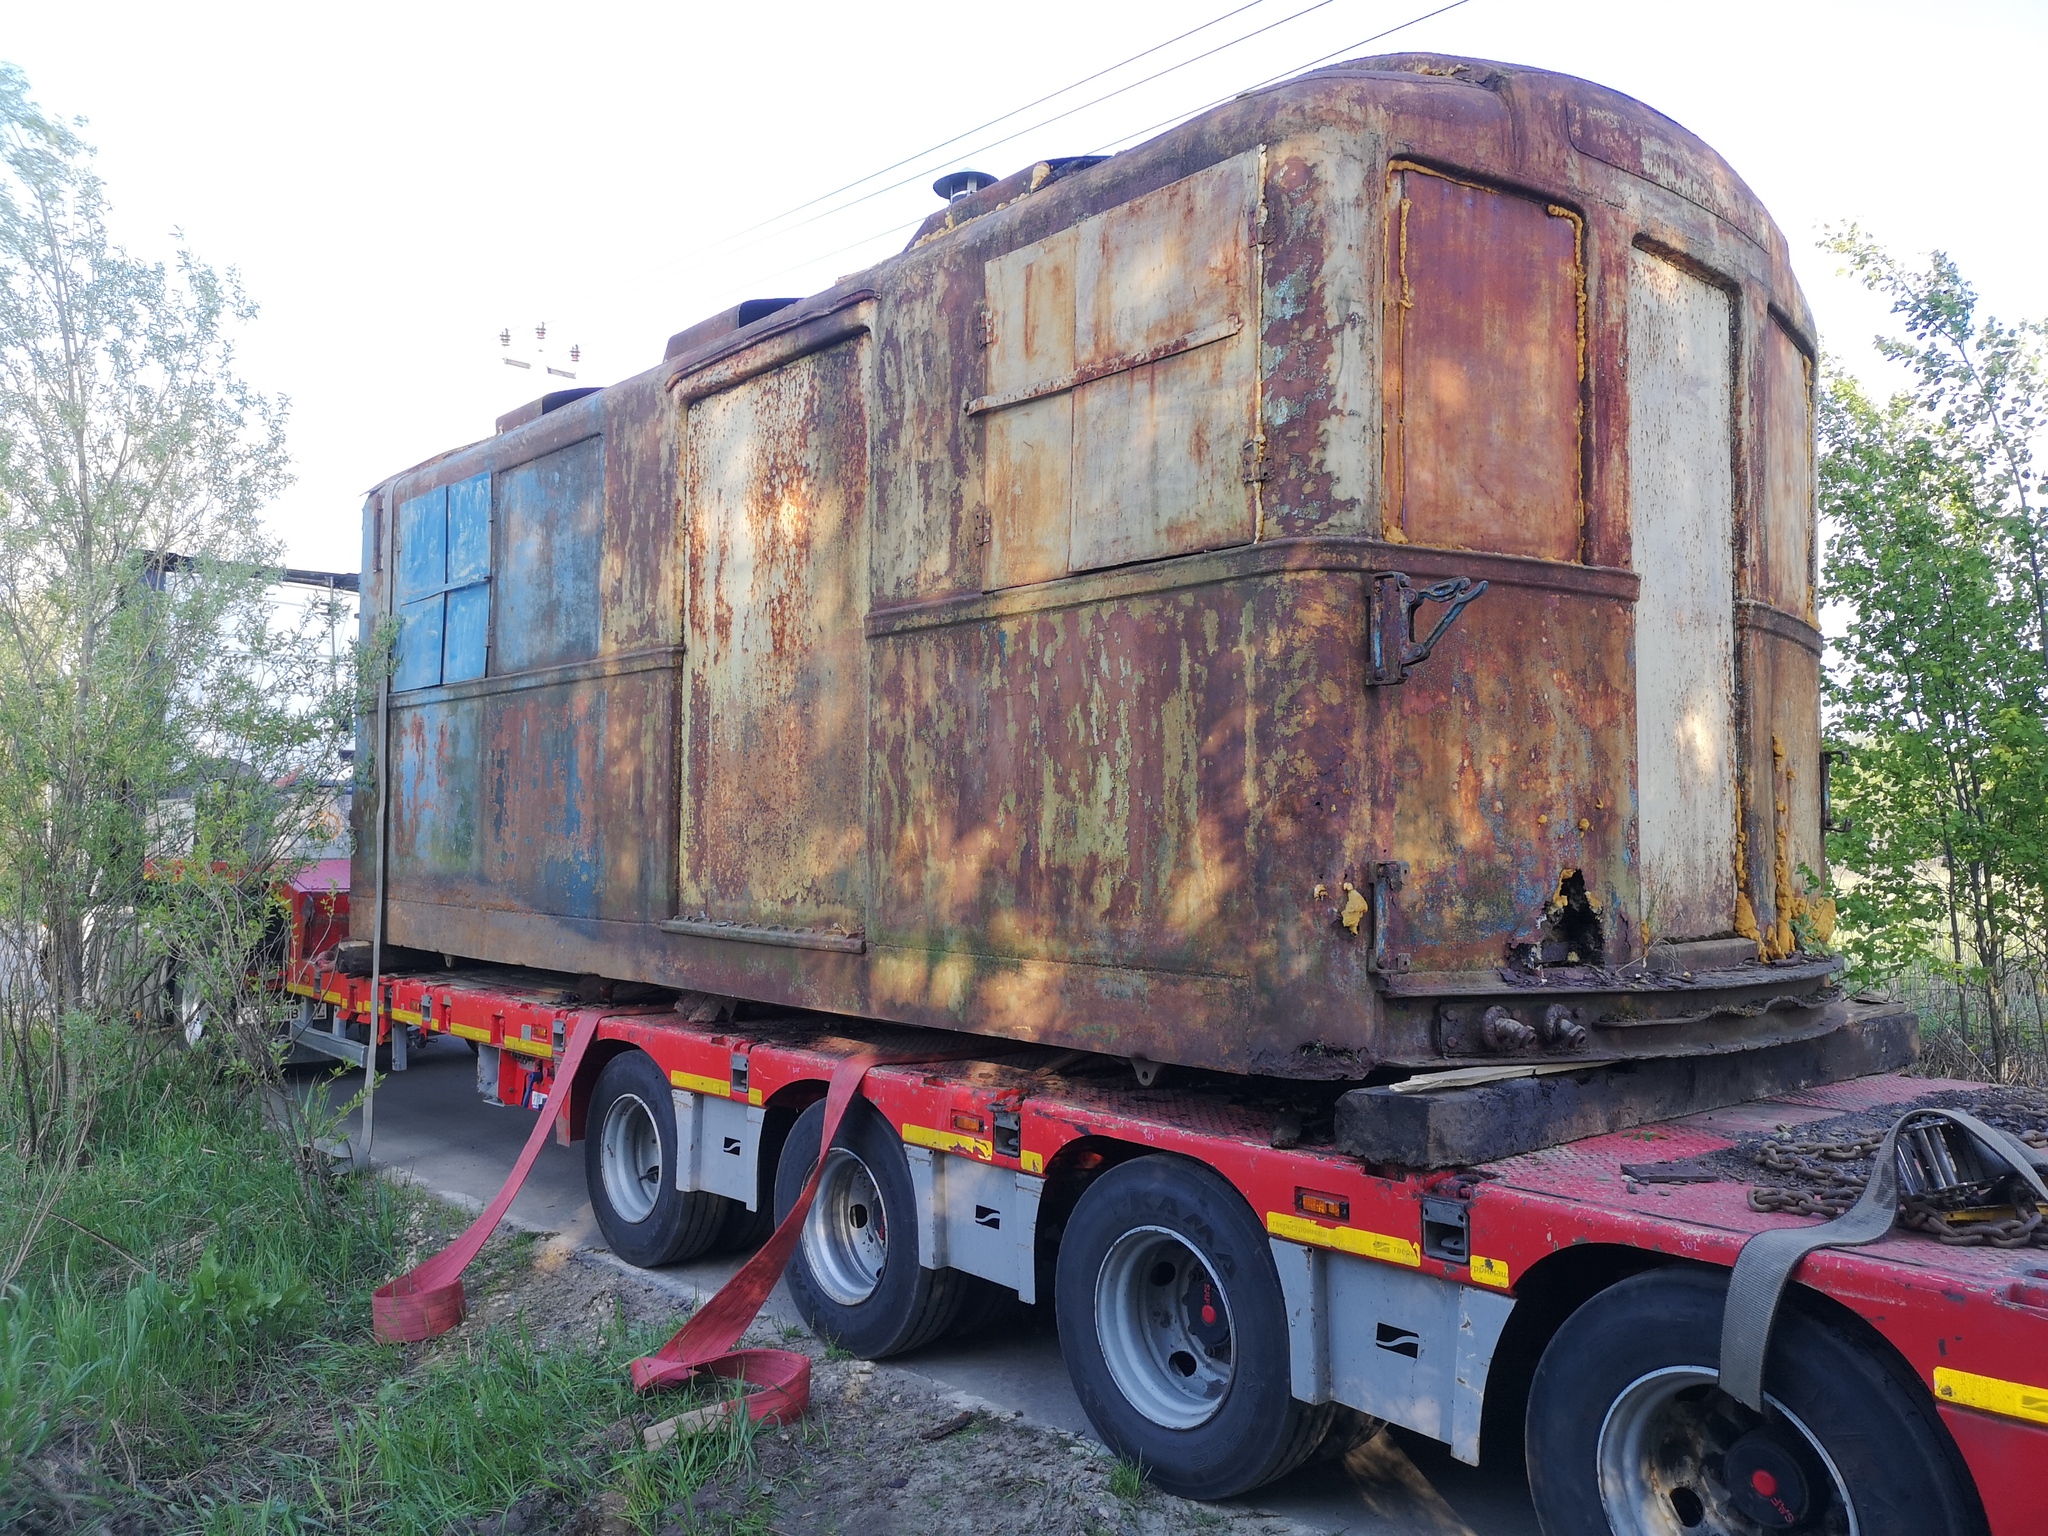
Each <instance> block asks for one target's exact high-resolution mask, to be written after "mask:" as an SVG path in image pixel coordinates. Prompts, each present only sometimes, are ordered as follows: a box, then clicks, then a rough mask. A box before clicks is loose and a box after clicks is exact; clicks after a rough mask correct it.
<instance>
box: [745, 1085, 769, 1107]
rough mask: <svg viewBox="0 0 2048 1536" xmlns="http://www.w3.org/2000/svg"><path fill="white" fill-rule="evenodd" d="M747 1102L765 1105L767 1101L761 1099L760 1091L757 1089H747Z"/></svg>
mask: <svg viewBox="0 0 2048 1536" xmlns="http://www.w3.org/2000/svg"><path fill="white" fill-rule="evenodd" d="M747 1102H748V1103H749V1104H765V1103H767V1102H768V1101H767V1100H766V1099H764V1098H762V1097H761V1090H760V1089H758V1088H749V1089H748V1090H747Z"/></svg>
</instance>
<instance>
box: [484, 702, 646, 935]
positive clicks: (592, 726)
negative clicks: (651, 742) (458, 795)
mask: <svg viewBox="0 0 2048 1536" xmlns="http://www.w3.org/2000/svg"><path fill="white" fill-rule="evenodd" d="M610 703H611V701H610V699H609V698H608V697H607V693H606V690H604V689H603V688H602V687H601V686H599V687H591V686H589V685H587V684H586V685H582V686H577V685H563V686H557V687H552V688H522V689H519V690H518V691H516V692H512V693H506V694H501V695H498V696H496V697H494V698H492V699H491V700H490V705H489V709H488V711H487V713H486V720H487V722H488V726H489V743H490V751H489V754H488V756H487V758H486V762H487V764H488V769H487V772H488V779H487V784H486V789H485V803H486V804H487V806H488V807H489V812H490V814H489V820H488V823H487V832H486V837H485V856H484V860H483V868H484V874H485V878H486V880H487V881H488V884H489V887H490V895H489V897H488V898H487V899H486V900H485V902H484V903H483V904H484V905H486V906H492V907H512V908H523V909H526V910H529V911H534V912H546V913H549V914H552V915H555V916H561V917H595V916H597V915H598V905H599V903H598V897H599V890H600V884H601V880H602V877H603V875H604V842H605V838H604V829H605V827H606V824H607V823H608V822H612V821H613V818H614V816H615V815H616V812H617V811H618V810H619V809H621V807H619V806H617V805H616V804H614V803H613V801H612V799H611V797H610V796H609V795H608V794H607V790H609V789H611V788H612V787H613V786H612V785H611V784H610V783H608V780H609V779H610V777H611V775H610V774H609V773H608V772H607V765H606V762H605V733H606V722H607V717H608V714H609V709H610ZM622 819H623V818H621V820H622ZM619 830H620V831H621V832H623V833H625V834H626V835H627V836H630V835H631V832H630V829H629V828H627V827H624V826H620V827H619Z"/></svg>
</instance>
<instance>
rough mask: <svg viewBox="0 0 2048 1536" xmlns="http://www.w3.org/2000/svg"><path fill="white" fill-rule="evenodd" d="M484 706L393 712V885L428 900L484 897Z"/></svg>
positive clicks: (467, 703)
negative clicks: (480, 802)
mask: <svg viewBox="0 0 2048 1536" xmlns="http://www.w3.org/2000/svg"><path fill="white" fill-rule="evenodd" d="M482 710H483V706H482V702H481V701H480V700H478V699H475V698H465V699H435V700H431V701H421V702H417V703H413V704H409V705H398V704H394V705H393V707H392V711H391V778H390V783H391V785H392V789H393V793H392V797H391V844H390V850H389V856H390V880H391V885H392V888H393V889H394V890H400V889H403V890H405V891H408V892H411V893H415V894H417V896H418V897H419V899H420V900H423V901H444V902H473V901H476V900H478V899H479V898H480V896H481V894H482V892H481V890H480V888H479V885H478V880H477V876H478V874H479V872H480V869H481V861H480V859H479V857H478V855H479V842H478V836H477V832H478V816H477V809H478V806H477V775H478V759H479V754H478V746H479V741H480V736H481V725H482V720H483V712H482Z"/></svg>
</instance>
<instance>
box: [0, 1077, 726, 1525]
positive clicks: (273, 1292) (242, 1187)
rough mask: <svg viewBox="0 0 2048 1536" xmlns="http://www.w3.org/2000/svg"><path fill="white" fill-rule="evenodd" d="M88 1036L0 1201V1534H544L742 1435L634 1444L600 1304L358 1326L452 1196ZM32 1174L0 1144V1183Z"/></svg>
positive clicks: (626, 1502) (627, 1343)
mask: <svg viewBox="0 0 2048 1536" xmlns="http://www.w3.org/2000/svg"><path fill="white" fill-rule="evenodd" d="M108 1050H109V1055H108V1056H107V1057H106V1058H104V1059H102V1061H101V1062H100V1063H99V1066H100V1068H101V1070H100V1071H99V1073H98V1089H97V1115H96V1119H95V1121H94V1124H93V1126H92V1127H91V1131H90V1134H89V1135H88V1136H87V1137H86V1138H85V1139H84V1141H83V1145H82V1150H81V1152H80V1155H79V1158H78V1160H77V1165H76V1167H75V1168H73V1169H72V1170H71V1172H70V1173H69V1175H68V1176H67V1177H65V1178H64V1179H63V1180H62V1182H61V1185H60V1186H59V1187H58V1188H57V1189H56V1191H55V1194H54V1198H53V1199H51V1200H50V1201H48V1202H47V1214H46V1216H45V1217H44V1218H43V1219H41V1220H40V1221H38V1220H37V1214H36V1209H35V1207H36V1206H37V1205H38V1204H39V1203H41V1202H38V1201H36V1200H33V1199H25V1198H13V1199H5V1198H0V1271H4V1269H5V1268H6V1267H8V1266H9V1265H10V1264H11V1265H12V1266H13V1267H14V1269H15V1271H16V1273H15V1276H14V1279H13V1282H12V1284H11V1285H10V1286H8V1287H7V1289H6V1290H5V1292H4V1293H0V1530H6V1531H10V1532H13V1531H22V1532H37V1533H40V1532H52V1533H55V1532H70V1531H83V1530H88V1529H92V1530H97V1529H107V1528H114V1529H121V1530H131V1529H132V1530H148V1531H167V1532H186V1531H189V1532H195V1533H206V1536H228V1533H241V1532H254V1531H264V1532H300V1531H306V1532H311V1531H316V1530H317V1531H323V1532H336V1531H342V1532H365V1533H368V1532H404V1533H429V1532H431V1533H434V1536H441V1533H443V1532H447V1531H450V1530H461V1529H463V1528H464V1522H468V1521H477V1520H481V1519H484V1518H487V1517H492V1516H495V1515H497V1514H500V1513H502V1512H504V1511H505V1510H507V1509H508V1508H510V1507H512V1506H514V1505H515V1504H521V1503H522V1501H524V1502H525V1503H526V1504H527V1506H528V1507H530V1508H532V1509H534V1510H536V1511H538V1512H540V1513H539V1516H538V1519H537V1520H536V1521H530V1522H529V1525H528V1528H529V1529H535V1530H538V1529H548V1528H552V1527H553V1526H554V1525H556V1524H559V1523H562V1522H564V1521H566V1519H567V1517H568V1516H569V1515H570V1514H571V1513H573V1512H574V1510H575V1509H576V1508H577V1507H578V1506H579V1505H580V1504H582V1503H587V1502H589V1501H591V1500H592V1499H595V1498H597V1497H599V1496H600V1495H601V1494H605V1493H609V1494H610V1495H611V1498H610V1500H609V1503H608V1507H615V1508H617V1510H618V1511H619V1512H620V1513H621V1514H623V1515H624V1516H625V1517H626V1518H628V1519H629V1520H631V1521H633V1522H634V1523H635V1524H637V1525H639V1526H640V1527H641V1528H642V1529H647V1530H651V1529H653V1528H654V1527H655V1526H656V1525H657V1524H658V1523H660V1522H659V1518H658V1517H659V1513H660V1511H662V1510H663V1509H665V1508H667V1507H669V1506H671V1505H673V1504H674V1503H675V1502H676V1501H677V1500H678V1499H680V1498H682V1497H683V1496H685V1495H686V1494H687V1493H688V1492H689V1491H690V1490H692V1489H694V1488H695V1487H696V1486H697V1485H698V1484H699V1483H700V1482H702V1481H703V1479H704V1478H705V1477H706V1476H708V1475H709V1474H710V1473H711V1472H712V1471H714V1470H715V1469H717V1468H718V1467H721V1466H724V1465H726V1464H728V1463H729V1462H730V1461H731V1460H732V1459H733V1458H734V1457H736V1456H743V1455H744V1454H746V1446H747V1436H748V1431H747V1428H746V1426H745V1425H744V1424H743V1423H730V1424H728V1425H726V1426H725V1427H722V1428H720V1429H718V1430H715V1431H713V1432H711V1433H708V1434H704V1435H700V1436H695V1437H686V1438H684V1439H682V1440H679V1441H676V1442H672V1443H671V1444H670V1445H669V1446H668V1447H666V1448H665V1449H664V1450H663V1451H661V1452H647V1451H645V1450H644V1449H643V1448H642V1446H641V1444H640V1440H639V1437H638V1435H637V1433H636V1432H635V1422H636V1412H637V1411H638V1410H637V1409H636V1404H635V1402H634V1398H633V1394H632V1391H631V1389H630V1387H629V1385H628V1383H627V1378H626V1372H625V1365H626V1362H627V1361H628V1360H630V1359H631V1358H632V1357H633V1356H634V1355H635V1354H637V1353H644V1352H645V1351H646V1349H647V1348H649V1347H651V1346H652V1345H653V1344H654V1343H655V1342H657V1339H656V1337H655V1336H653V1335H652V1334H650V1335H649V1336H647V1337H638V1336H634V1335H631V1334H629V1333H628V1331H627V1330H626V1329H624V1328H623V1327H622V1326H621V1325H619V1324H617V1323H616V1321H614V1322H613V1323H612V1324H610V1325H608V1326H606V1327H603V1328H601V1329H600V1330H599V1331H598V1333H597V1335H596V1336H595V1337H594V1338H592V1337H582V1336H579V1337H577V1338H574V1339H568V1340H558V1341H556V1342H554V1343H552V1344H545V1343H543V1342H542V1341H540V1340H539V1339H538V1338H537V1336H536V1335H534V1334H533V1333H532V1332H530V1331H529V1330H528V1329H526V1328H525V1327H524V1326H523V1325H521V1324H519V1323H516V1322H515V1323H512V1324H507V1325H500V1326H498V1327H495V1328H487V1327H484V1326H482V1325H481V1324H480V1323H478V1322H475V1321H472V1322H470V1323H468V1324H466V1325H465V1326H464V1328H463V1329H461V1330H460V1331H459V1332H457V1333H456V1334H453V1335H451V1336H449V1337H448V1338H447V1339H445V1340H442V1341H440V1342H439V1343H438V1344H436V1345H432V1346H427V1347H424V1348H419V1349H414V1350H412V1351H410V1352H408V1351H406V1350H403V1349H400V1348H397V1347H388V1346H379V1345H376V1344H374V1343H372V1342H370V1340H369V1336H368V1335H369V1329H368V1320H369V1311H370V1309H369V1293H370V1291H371V1289H372V1288H373V1287H375V1286H376V1285H378V1284H380V1283H382V1282H383V1281H384V1280H386V1279H389V1278H390V1277H391V1276H392V1275H393V1274H395V1273H397V1272H398V1271H399V1270H400V1269H402V1268H403V1267H404V1266H405V1264H406V1263H407V1262H409V1261H410V1259H411V1258H412V1257H413V1256H414V1252H415V1250H423V1249H424V1248H425V1247H426V1246H428V1245H429V1244H430V1243H432V1242H433V1241H434V1240H436V1239H437V1238H438V1237H439V1236H440V1235H442V1233H443V1232H444V1231H445V1230H446V1229H447V1228H448V1227H450V1226H452V1225H453V1223H454V1220H455V1219H456V1217H455V1215H454V1213H452V1212H449V1211H446V1210H444V1209H443V1208H441V1207H438V1206H435V1205H433V1204H432V1203H431V1202H428V1201H427V1200H426V1199H425V1198H424V1197H423V1196H421V1195H419V1194H418V1193H417V1192H415V1191H411V1190H407V1189H402V1188H398V1187H394V1186H392V1185H390V1184H387V1183H385V1182H384V1181H382V1180H379V1179H375V1178H369V1177H364V1176H359V1175H342V1176H332V1177H330V1176H326V1175H320V1176H316V1177H312V1178H308V1177H306V1176H305V1174H304V1165H303V1164H302V1163H300V1162H299V1161H298V1160H297V1159H295V1157H294V1155H293V1154H292V1152H291V1150H290V1149H288V1148H286V1147H284V1146H283V1144H282V1143H281V1141H280V1140H279V1138H278V1135H277V1132H276V1131H275V1130H274V1129H273V1128H272V1125H271V1124H266V1116H265V1115H264V1113H263V1104H262V1102H261V1099H260V1096H259V1092H258V1090H255V1089H252V1088H250V1087H249V1086H247V1078H246V1076H245V1075H244V1076H240V1077H238V1076H237V1074H235V1073H233V1072H231V1071H228V1072H223V1071H222V1070H220V1069H219V1067H218V1064H217V1063H215V1062H213V1061H211V1060H210V1059H209V1058H208V1057H207V1056H206V1055H205V1054H204V1053H185V1052H183V1051H175V1052H159V1053H156V1054H155V1055H154V1056H153V1057H152V1056H151V1054H150V1053H148V1052H138V1051H135V1050H134V1049H132V1048H130V1047H127V1046H124V1045H123V1044H121V1043H120V1042H118V1041H115V1042H113V1043H112V1044H111V1045H109V1047H108ZM124 1052H125V1054H124ZM116 1068H124V1069H125V1070H117V1069H116ZM238 1084H239V1086H238ZM9 1129H10V1128H8V1127H4V1126H0V1131H6V1130H9ZM38 1177H39V1175H38V1173H37V1170H36V1168H35V1167H34V1166H32V1165H31V1162H30V1160H29V1159H28V1158H27V1157H25V1156H24V1155H23V1154H22V1152H21V1151H20V1150H19V1149H18V1146H17V1145H16V1138H15V1137H13V1136H12V1135H5V1136H0V1180H4V1183H0V1189H5V1190H10V1191H15V1192H22V1191H29V1190H33V1189H37V1188H40V1187H42V1186H40V1185H39V1184H38V1183H37V1180H38ZM493 1256H494V1265H495V1277H494V1276H493V1274H491V1273H486V1274H485V1275H483V1276H482V1277H480V1279H479V1281H478V1283H473V1285H472V1295H473V1296H475V1295H478V1294H481V1293H482V1292H483V1291H487V1290H488V1289H489V1288H490V1287H491V1286H492V1285H493V1284H494V1283H497V1282H509V1281H510V1280H511V1279H513V1278H514V1277H516V1276H517V1275H518V1274H519V1273H522V1272H524V1271H525V1269H526V1267H527V1266H526V1265H525V1263H524V1261H523V1255H522V1253H521V1250H520V1245H518V1244H516V1243H504V1242H501V1243H499V1244H498V1245H496V1247H495V1248H494V1249H493V1250H490V1251H487V1258H493ZM486 1267H487V1269H489V1268H490V1267H491V1266H486ZM681 1405H682V1404H681V1400H680V1395H677V1396H676V1397H665V1398H664V1399H663V1400H661V1402H660V1403H659V1405H658V1406H659V1408H660V1411H661V1412H662V1413H664V1414H666V1413H672V1412H675V1411H677V1409H678V1407H680V1406H681ZM650 1406H653V1405H650ZM536 1501H537V1502H536Z"/></svg>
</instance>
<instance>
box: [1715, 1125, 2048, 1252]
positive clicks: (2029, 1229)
mask: <svg viewBox="0 0 2048 1536" xmlns="http://www.w3.org/2000/svg"><path fill="white" fill-rule="evenodd" d="M2020 1140H2022V1141H2024V1142H2025V1143H2026V1144H2027V1145H2028V1146H2031V1147H2048V1131H2038V1130H2029V1131H2022V1132H2021V1133H2020ZM1883 1141H1884V1136H1883V1133H1881V1132H1878V1133H1873V1134H1871V1135H1868V1136H1858V1137H1854V1138H1848V1139H1840V1138H1838V1139H1834V1140H1827V1141H1779V1140H1770V1141H1766V1142H1765V1143H1764V1144H1763V1145H1762V1146H1760V1147H1758V1148H1757V1150H1756V1162H1757V1165H1758V1166H1759V1167H1761V1168H1763V1169H1765V1170H1767V1171H1768V1172H1770V1173H1774V1174H1777V1175H1778V1176H1779V1177H1781V1178H1790V1179H1792V1180H1796V1181H1797V1182H1793V1183H1785V1184H1760V1185H1757V1186H1755V1187H1753V1188H1752V1189H1751V1190H1750V1192H1749V1208H1750V1209H1751V1210H1753V1211H1775V1212H1782V1213H1784V1214H1787V1215H1792V1216H1819V1217H1824V1218H1832V1217H1836V1216H1839V1215H1841V1214H1842V1213H1843V1212H1844V1211H1846V1210H1848V1209H1849V1207H1850V1206H1852V1205H1854V1204H1855V1203H1856V1197H1857V1196H1858V1195H1860V1194H1862V1193H1863V1186H1864V1185H1866V1184H1867V1183H1869V1182H1870V1178H1869V1175H1868V1174H1863V1175H1858V1174H1856V1173H1854V1172H1851V1171H1849V1170H1848V1169H1846V1168H1844V1167H1843V1166H1842V1165H1843V1164H1845V1163H1856V1162H1861V1161H1863V1160H1864V1159H1866V1158H1869V1157H1872V1156H1874V1155H1875V1154H1876V1152H1877V1149H1878V1147H1879V1145H1880V1144H1881V1143H1882V1142H1883ZM1830 1165H1832V1166H1830ZM2012 1211H2013V1214H2012V1215H2011V1216H2008V1217H2005V1218H2003V1219H2000V1220H1996V1221H1971V1222H1968V1223H1965V1224H1961V1225H1959V1224H1957V1223H1955V1222H1952V1221H1950V1220H1949V1215H1950V1213H1949V1212H1947V1211H1944V1210H1943V1209H1941V1207H1940V1206H1938V1205H1936V1204H1935V1203H1934V1202H1933V1201H1931V1200H1929V1199H1927V1198H1925V1197H1924V1196H1914V1197H1909V1198H1908V1199H1906V1200H1904V1201H1902V1202H1901V1203H1900V1210H1899V1219H1900V1221H1901V1222H1903V1223H1904V1224H1905V1225H1906V1226H1908V1227H1911V1228H1912V1229H1914V1230H1915V1231H1919V1232H1925V1233H1927V1234H1928V1235H1929V1236H1930V1237H1932V1238H1934V1239H1935V1240H1936V1241H1937V1242H1941V1243H1946V1244H1948V1245H1949V1246H1950V1247H1951V1248H2026V1247H2037V1248H2048V1221H2044V1219H2043V1216H2042V1213H2041V1212H2040V1211H2039V1210H2036V1209H2035V1208H2034V1206H2033V1205H2032V1204H2031V1203H2027V1204H2016V1205H2014V1206H2013V1207H2012Z"/></svg>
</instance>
